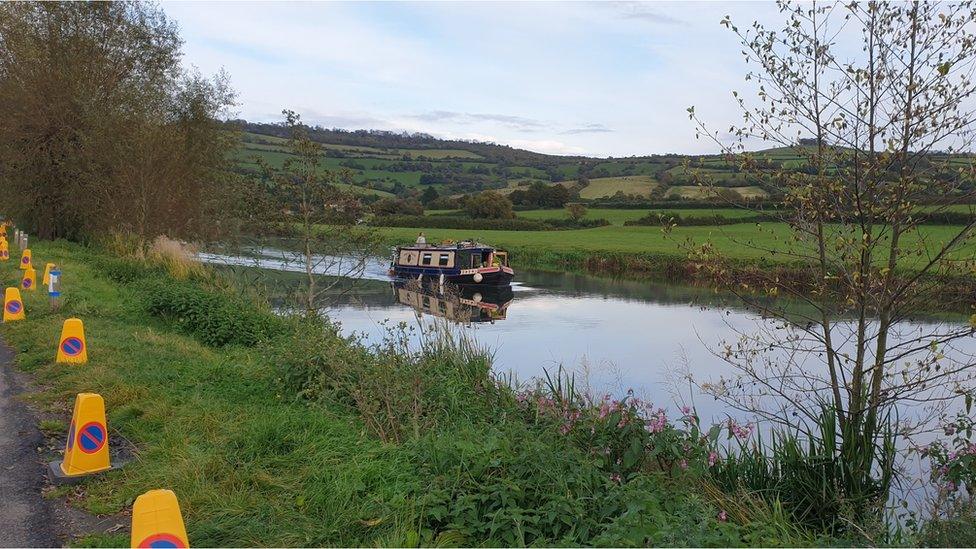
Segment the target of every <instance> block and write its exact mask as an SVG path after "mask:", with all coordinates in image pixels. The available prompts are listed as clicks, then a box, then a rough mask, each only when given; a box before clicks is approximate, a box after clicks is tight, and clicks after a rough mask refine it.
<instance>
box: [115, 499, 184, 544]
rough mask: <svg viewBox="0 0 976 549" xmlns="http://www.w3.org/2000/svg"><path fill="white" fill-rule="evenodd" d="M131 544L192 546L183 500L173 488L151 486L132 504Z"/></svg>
mask: <svg viewBox="0 0 976 549" xmlns="http://www.w3.org/2000/svg"><path fill="white" fill-rule="evenodd" d="M129 545H130V546H131V547H189V546H190V542H189V540H188V539H187V537H186V527H185V526H184V525H183V515H182V514H180V502H179V501H177V499H176V494H174V493H173V491H172V490H150V491H148V492H146V493H145V494H142V495H141V496H139V497H137V498H136V502H135V504H134V505H133V506H132V537H131V538H130V543H129Z"/></svg>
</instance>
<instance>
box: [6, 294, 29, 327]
mask: <svg viewBox="0 0 976 549" xmlns="http://www.w3.org/2000/svg"><path fill="white" fill-rule="evenodd" d="M24 318H26V317H25V316H24V301H23V300H22V299H20V290H19V289H17V288H7V289H6V291H4V293H3V321H4V322H11V321H13V320H24Z"/></svg>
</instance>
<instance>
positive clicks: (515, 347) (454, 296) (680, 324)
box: [202, 251, 976, 422]
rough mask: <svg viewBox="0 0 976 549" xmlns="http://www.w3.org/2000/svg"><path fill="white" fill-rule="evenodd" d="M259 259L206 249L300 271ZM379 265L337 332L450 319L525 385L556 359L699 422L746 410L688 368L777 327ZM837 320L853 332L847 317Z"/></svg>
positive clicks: (738, 313) (689, 298)
mask: <svg viewBox="0 0 976 549" xmlns="http://www.w3.org/2000/svg"><path fill="white" fill-rule="evenodd" d="M257 255H258V257H257V258H249V259H245V260H242V259H241V258H239V257H227V256H220V255H212V254H203V255H202V257H203V259H204V260H206V261H209V262H211V263H221V264H233V265H249V266H254V267H260V268H262V269H267V270H271V271H279V272H280V271H297V270H300V269H299V268H297V265H296V264H295V263H294V262H293V261H290V259H293V258H289V257H288V256H287V254H285V255H283V254H282V253H281V252H278V251H262V252H261V253H259V254H257ZM331 267H332V268H334V265H331ZM323 270H324V271H327V270H328V269H323ZM386 271H387V262H386V261H385V260H383V259H376V260H374V261H372V262H370V263H369V264H367V265H366V267H365V269H364V270H363V272H361V273H357V275H356V277H357V280H356V282H355V284H346V285H344V286H343V291H342V292H337V293H336V295H334V296H333V298H332V299H331V300H329V302H328V306H327V307H326V310H325V312H326V313H327V314H328V315H329V316H330V317H331V318H332V319H333V321H335V322H338V323H339V324H340V325H341V330H342V332H343V333H344V334H346V335H352V334H358V335H360V336H362V337H363V338H365V340H367V341H369V342H373V343H378V342H381V341H382V340H383V338H384V336H386V335H387V334H388V331H389V329H390V327H391V326H394V325H396V324H398V323H404V324H405V325H406V326H412V327H415V328H417V329H415V330H414V332H413V336H412V337H413V338H417V337H419V336H418V335H417V334H418V333H419V332H420V331H422V330H420V329H419V328H421V327H424V328H427V327H430V326H431V325H433V324H436V323H441V324H443V323H445V322H446V321H450V322H452V323H453V324H455V325H457V326H459V329H460V330H461V331H463V332H464V333H465V334H466V335H467V336H469V337H472V338H474V339H475V340H476V341H477V342H478V343H479V344H480V345H482V346H483V347H485V348H487V349H490V350H491V351H492V352H493V353H494V362H493V363H494V367H495V370H496V372H497V373H498V374H499V375H502V376H506V377H513V378H515V379H516V380H519V381H523V382H524V381H528V380H532V379H538V378H541V377H543V376H544V375H545V372H546V371H549V372H555V371H556V370H557V369H558V368H559V367H560V366H562V367H563V368H564V369H565V370H566V371H569V372H573V373H574V375H575V377H576V384H577V386H578V387H582V388H586V389H587V390H589V391H590V393H591V394H594V395H601V394H604V393H610V394H613V395H616V396H622V395H624V394H626V393H627V392H628V391H633V392H634V393H635V394H637V395H639V396H641V397H642V398H644V399H646V400H649V401H651V402H653V403H655V404H656V405H658V406H661V407H666V408H669V409H671V410H676V409H677V408H679V407H681V406H694V407H695V408H696V409H697V411H698V412H699V414H700V415H701V417H702V418H703V420H704V421H706V422H708V421H721V420H723V419H724V418H726V417H728V416H737V417H740V418H742V417H743V414H742V413H740V412H736V411H734V410H732V409H730V408H729V407H728V406H726V405H724V404H722V403H720V402H717V401H716V400H715V399H714V398H712V397H711V396H708V395H706V394H703V393H702V392H700V391H697V390H695V389H694V388H693V387H692V386H691V385H690V384H689V382H688V376H689V375H690V376H692V377H693V378H694V379H696V380H698V381H699V382H703V381H715V380H719V379H726V380H731V379H734V378H735V376H736V371H735V370H734V369H732V367H731V366H730V365H729V364H727V363H726V362H724V361H723V360H721V359H720V358H719V357H718V356H716V352H718V351H720V350H721V349H722V344H723V342H733V343H734V342H735V341H737V340H738V339H739V338H740V337H741V335H743V334H744V335H747V336H750V335H753V334H759V333H763V332H764V331H768V330H773V329H774V326H775V324H776V323H773V322H772V321H770V320H767V319H764V318H762V317H761V316H759V315H758V314H756V313H755V312H754V311H752V310H749V309H747V308H745V307H743V306H742V305H741V303H740V301H739V300H738V299H737V298H736V297H735V296H732V295H729V294H722V293H717V292H715V291H712V290H710V289H707V288H700V287H693V286H686V285H680V284H672V283H661V282H649V281H633V280H613V279H607V278H600V277H594V276H588V275H583V274H576V273H557V272H545V271H536V270H528V269H520V270H519V271H518V272H517V277H516V282H515V283H514V284H513V285H512V287H511V290H510V291H501V292H499V291H490V290H483V289H482V290H470V289H469V290H464V291H462V292H455V291H452V290H451V289H448V290H446V292H443V293H442V292H441V291H440V289H439V288H436V287H434V288H427V289H422V288H419V287H417V286H416V285H405V286H397V285H394V284H392V283H391V281H390V279H389V277H388V276H387V272H386ZM797 308H798V310H799V309H800V306H799V305H797ZM798 314H802V310H799V313H798ZM445 319H447V320H445ZM964 325H965V319H964V317H961V316H958V315H957V316H943V317H941V318H937V317H934V316H929V317H926V318H919V319H915V320H913V321H911V322H907V323H905V324H903V325H902V328H901V329H900V331H899V332H898V333H896V334H894V335H893V340H894V341H900V340H907V339H911V338H912V337H915V336H918V335H919V334H927V333H944V332H946V331H947V330H954V329H957V328H959V327H961V326H964ZM838 327H839V329H846V330H848V331H849V329H850V327H849V326H844V325H843V323H841V324H838ZM940 352H942V353H944V354H945V355H946V358H945V359H944V361H945V362H946V363H948V364H950V365H951V364H962V363H966V361H970V362H971V360H972V359H971V357H972V356H973V355H974V354H976V340H974V338H973V337H966V338H963V339H960V340H957V341H955V342H953V343H952V344H951V345H943V346H940ZM785 357H786V355H785V354H783V352H780V353H779V354H778V355H777V354H776V353H772V354H771V355H770V358H771V359H772V360H773V363H775V362H776V361H783V360H785ZM907 358H911V357H907ZM907 358H906V360H907ZM790 360H793V361H794V364H793V366H794V368H795V369H798V370H800V371H806V372H817V371H822V370H823V366H822V361H821V360H820V358H819V357H818V356H817V354H816V353H806V354H803V353H801V354H797V353H792V355H791V359H790ZM799 392H802V390H800V391H799ZM810 396H811V395H809V394H808V395H798V398H807V397H810ZM781 404H782V403H781V402H780V404H777V406H780V405H781ZM931 413H932V407H930V406H929V405H928V404H927V403H925V402H920V403H916V404H914V405H913V407H912V409H911V410H902V411H901V416H902V419H905V418H908V417H912V416H917V417H925V416H927V415H931Z"/></svg>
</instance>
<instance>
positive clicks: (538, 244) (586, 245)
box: [380, 223, 976, 268]
mask: <svg viewBox="0 0 976 549" xmlns="http://www.w3.org/2000/svg"><path fill="white" fill-rule="evenodd" d="M958 229H959V227H953V226H940V225H932V226H923V227H921V228H920V232H919V233H918V235H916V234H914V233H913V234H911V235H905V236H904V237H903V240H902V241H903V242H904V243H905V244H906V245H908V246H911V245H913V244H914V243H917V242H918V241H919V238H924V239H925V240H926V241H927V242H928V243H929V247H930V249H934V247H935V246H936V245H938V244H939V243H941V242H946V241H948V239H949V238H951V237H952V236H953V235H954V234H955V232H956V231H958ZM380 230H381V231H382V232H383V233H384V234H385V235H386V238H387V240H389V241H391V242H410V241H413V240H414V239H415V238H416V237H417V233H418V232H420V231H424V232H425V233H426V234H427V239H428V241H430V242H436V241H441V240H463V239H469V238H471V239H476V240H479V241H481V242H485V243H487V244H491V245H494V246H500V247H504V248H522V249H530V250H536V251H544V250H555V251H582V252H589V253H599V252H623V253H634V254H643V253H646V254H663V255H672V256H681V257H684V256H686V255H687V251H688V250H687V246H688V244H689V243H695V244H703V243H706V242H709V243H711V244H713V245H714V246H715V247H716V249H717V250H718V251H719V252H720V253H721V254H723V255H724V256H725V257H728V258H730V259H742V260H755V259H760V258H762V259H767V260H771V261H777V262H784V263H787V262H790V261H791V260H792V258H791V256H790V254H789V252H790V251H791V250H794V249H795V247H796V245H795V244H794V243H793V242H791V240H790V236H791V234H792V233H791V230H790V228H789V227H788V226H787V225H786V224H785V223H763V224H761V225H760V227H757V225H756V224H755V223H742V224H735V225H724V226H721V227H676V228H675V229H674V230H673V231H672V232H671V233H670V234H665V232H664V231H663V230H662V229H661V228H660V227H623V226H619V225H611V226H607V227H598V228H594V229H579V230H566V231H489V230H482V231H468V230H457V229H428V228H423V227H417V228H383V229H380ZM767 249H770V250H773V251H774V252H773V253H770V252H769V251H767ZM974 252H976V241H973V242H970V243H969V244H967V245H966V246H965V247H963V248H961V249H960V250H959V251H957V252H956V253H955V254H954V255H953V258H954V259H957V260H969V261H971V260H973V259H974ZM513 261H514V263H515V264H516V265H517V264H518V258H517V257H515V258H513ZM921 261H924V258H905V259H903V262H902V263H901V265H902V266H904V267H905V268H912V267H913V266H915V265H916V264H917V263H918V262H921Z"/></svg>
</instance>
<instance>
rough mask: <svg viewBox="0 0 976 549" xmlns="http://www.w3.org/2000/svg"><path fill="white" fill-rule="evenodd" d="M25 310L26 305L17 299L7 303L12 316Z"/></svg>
mask: <svg viewBox="0 0 976 549" xmlns="http://www.w3.org/2000/svg"><path fill="white" fill-rule="evenodd" d="M23 308H24V305H23V304H22V303H21V302H20V301H17V300H16V299H11V300H10V301H8V302H7V312H8V313H10V314H12V315H15V314H17V313H19V312H20V310H21V309H23Z"/></svg>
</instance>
